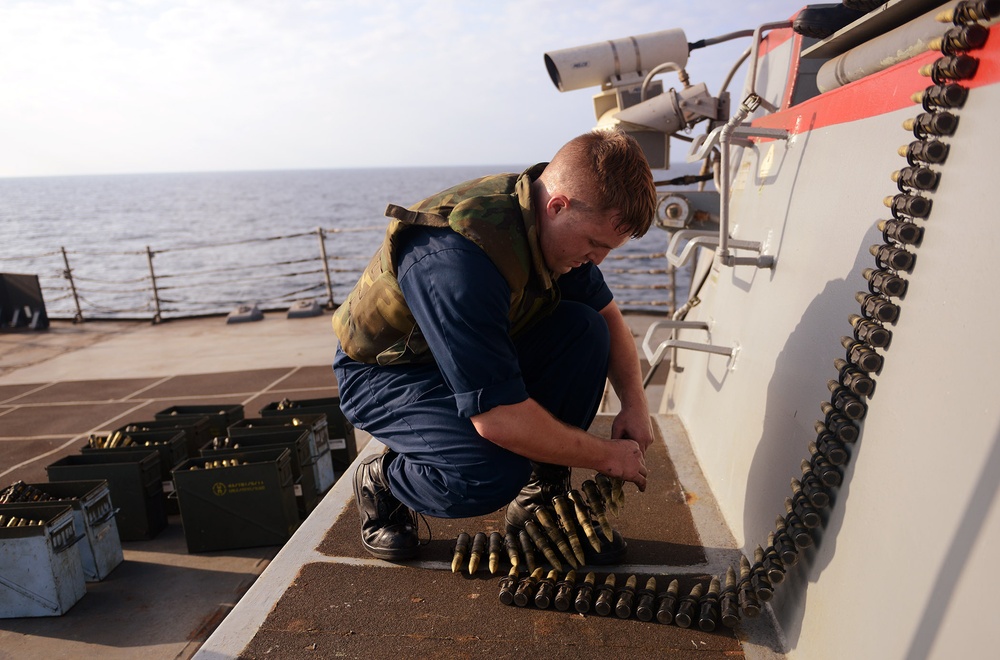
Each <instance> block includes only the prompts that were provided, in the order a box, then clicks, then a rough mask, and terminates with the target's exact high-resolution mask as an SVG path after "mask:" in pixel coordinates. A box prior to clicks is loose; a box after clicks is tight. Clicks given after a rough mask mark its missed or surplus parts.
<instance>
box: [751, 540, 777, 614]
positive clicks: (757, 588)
mask: <svg viewBox="0 0 1000 660" xmlns="http://www.w3.org/2000/svg"><path fill="white" fill-rule="evenodd" d="M750 586H751V587H753V591H754V593H755V594H757V599H758V600H760V601H764V602H767V601H769V600H771V598H772V597H773V596H774V587H773V586H771V580H769V579H768V577H767V572H766V571H765V570H764V548H762V547H760V546H759V545H758V546H757V548H756V549H754V551H753V566H752V567H751V568H750Z"/></svg>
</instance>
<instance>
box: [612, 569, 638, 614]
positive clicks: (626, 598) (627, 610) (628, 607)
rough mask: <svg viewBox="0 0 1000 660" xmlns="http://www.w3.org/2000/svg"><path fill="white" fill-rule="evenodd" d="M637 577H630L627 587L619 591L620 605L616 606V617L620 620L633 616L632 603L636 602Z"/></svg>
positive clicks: (626, 583) (626, 582)
mask: <svg viewBox="0 0 1000 660" xmlns="http://www.w3.org/2000/svg"><path fill="white" fill-rule="evenodd" d="M635 585H636V577H635V576H634V575H630V576H628V579H627V580H626V581H625V586H624V587H622V588H621V589H619V590H618V604H617V605H615V615H617V616H618V618H619V619H627V618H629V617H630V616H632V603H633V602H635Z"/></svg>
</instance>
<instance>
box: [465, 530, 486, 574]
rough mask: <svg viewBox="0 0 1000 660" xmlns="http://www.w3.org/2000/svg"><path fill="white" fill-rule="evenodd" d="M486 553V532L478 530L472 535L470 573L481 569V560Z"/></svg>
mask: <svg viewBox="0 0 1000 660" xmlns="http://www.w3.org/2000/svg"><path fill="white" fill-rule="evenodd" d="M485 554H486V532H476V535H475V536H474V537H472V553H471V554H470V555H469V575H475V573H476V571H478V570H479V562H480V561H481V560H482V558H483V555H485Z"/></svg>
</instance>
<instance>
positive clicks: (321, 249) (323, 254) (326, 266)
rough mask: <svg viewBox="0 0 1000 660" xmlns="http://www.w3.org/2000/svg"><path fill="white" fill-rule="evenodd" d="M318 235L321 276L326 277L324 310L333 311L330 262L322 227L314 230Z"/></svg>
mask: <svg viewBox="0 0 1000 660" xmlns="http://www.w3.org/2000/svg"><path fill="white" fill-rule="evenodd" d="M316 233H317V234H318V235H319V253H320V256H321V257H322V258H323V276H324V277H326V308H327V309H333V308H334V306H335V305H334V304H333V282H331V281H330V262H329V260H328V259H327V258H326V234H325V232H324V231H323V228H322V227H317V228H316Z"/></svg>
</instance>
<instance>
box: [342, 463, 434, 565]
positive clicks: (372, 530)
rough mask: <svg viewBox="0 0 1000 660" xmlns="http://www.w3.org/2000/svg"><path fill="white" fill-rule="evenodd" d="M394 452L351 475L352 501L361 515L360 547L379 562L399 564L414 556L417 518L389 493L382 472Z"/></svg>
mask: <svg viewBox="0 0 1000 660" xmlns="http://www.w3.org/2000/svg"><path fill="white" fill-rule="evenodd" d="M396 455H397V454H396V453H395V452H386V453H385V454H379V455H378V456H373V457H371V458H369V459H368V460H366V461H364V462H363V463H361V465H359V466H358V469H357V471H356V472H355V473H354V499H355V500H356V501H357V504H358V513H359V514H361V544H362V545H364V546H365V550H367V551H368V552H370V553H371V554H372V555H374V556H376V557H378V558H379V559H386V560H389V561H400V560H403V559H413V558H414V557H416V556H417V552H418V549H419V548H418V545H419V539H418V538H417V521H416V516H415V515H414V513H413V512H412V511H410V509H408V508H407V507H406V506H404V505H403V503H402V502H400V501H399V500H397V499H396V498H395V497H393V495H392V493H390V492H389V482H388V481H387V480H386V478H385V469H386V468H387V467H388V466H389V463H390V462H392V460H393V459H394V458H395V457H396Z"/></svg>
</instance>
